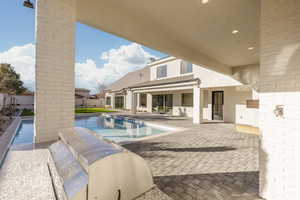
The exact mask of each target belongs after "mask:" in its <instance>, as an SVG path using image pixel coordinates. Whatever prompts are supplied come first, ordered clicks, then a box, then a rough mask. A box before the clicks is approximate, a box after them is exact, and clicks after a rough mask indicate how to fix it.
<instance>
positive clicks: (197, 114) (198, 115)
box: [193, 84, 203, 124]
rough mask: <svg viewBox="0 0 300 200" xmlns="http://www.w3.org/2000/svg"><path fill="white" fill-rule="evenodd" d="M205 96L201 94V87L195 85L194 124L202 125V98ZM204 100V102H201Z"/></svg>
mask: <svg viewBox="0 0 300 200" xmlns="http://www.w3.org/2000/svg"><path fill="white" fill-rule="evenodd" d="M202 96H203V94H201V88H200V85H199V84H197V85H194V89H193V104H194V105H193V123H194V124H200V123H201V122H202V108H201V105H202V102H203V98H202ZM201 100H202V102H201Z"/></svg>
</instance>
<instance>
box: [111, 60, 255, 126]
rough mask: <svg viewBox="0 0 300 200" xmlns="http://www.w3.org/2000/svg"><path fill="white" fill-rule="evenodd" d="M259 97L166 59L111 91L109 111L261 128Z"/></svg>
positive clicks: (198, 68)
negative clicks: (158, 114)
mask: <svg viewBox="0 0 300 200" xmlns="http://www.w3.org/2000/svg"><path fill="white" fill-rule="evenodd" d="M257 102H258V95H257V92H256V91H254V90H252V89H251V88H250V87H248V86H247V85H243V84H242V83H240V82H239V81H237V80H235V79H234V78H232V77H231V76H227V75H224V74H221V73H218V72H215V71H212V70H209V69H206V68H204V67H201V66H198V65H194V64H192V63H189V62H186V61H184V60H181V59H177V58H175V57H167V58H162V59H160V60H156V61H154V62H152V63H150V64H148V65H147V66H146V67H145V68H143V69H141V70H138V71H135V72H131V73H129V74H127V75H125V76H124V77H123V78H121V79H120V80H118V81H116V82H115V83H114V84H112V85H111V88H110V90H109V91H108V92H107V93H106V105H107V106H109V107H111V108H118V109H126V110H131V112H132V113H135V112H150V113H161V114H169V115H173V116H185V117H190V118H192V119H193V122H194V123H202V122H208V121H221V122H222V121H223V122H230V123H236V124H238V125H239V127H244V126H246V127H247V128H248V129H249V128H250V129H252V128H253V127H254V129H255V127H258V124H257V123H258V122H257V120H258V109H257Z"/></svg>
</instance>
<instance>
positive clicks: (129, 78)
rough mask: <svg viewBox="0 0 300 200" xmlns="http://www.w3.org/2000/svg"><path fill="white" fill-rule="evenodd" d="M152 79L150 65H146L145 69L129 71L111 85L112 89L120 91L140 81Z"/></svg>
mask: <svg viewBox="0 0 300 200" xmlns="http://www.w3.org/2000/svg"><path fill="white" fill-rule="evenodd" d="M149 80H150V67H149V66H146V67H144V68H143V69H140V70H136V71H133V72H129V73H128V74H126V75H125V76H123V77H122V78H120V79H119V80H118V81H116V82H114V83H113V84H111V85H110V87H109V88H110V89H111V90H112V91H120V90H122V89H124V88H128V87H130V86H133V85H135V84H138V83H142V82H145V81H149Z"/></svg>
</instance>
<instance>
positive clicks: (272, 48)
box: [259, 0, 300, 200]
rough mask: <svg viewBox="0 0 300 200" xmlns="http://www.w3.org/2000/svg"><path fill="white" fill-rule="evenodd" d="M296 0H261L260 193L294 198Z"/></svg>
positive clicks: (298, 62)
mask: <svg viewBox="0 0 300 200" xmlns="http://www.w3.org/2000/svg"><path fill="white" fill-rule="evenodd" d="M299 10H300V1H299V0H284V1H279V0H263V1H261V20H260V22H261V24H260V30H261V34H260V38H261V40H260V45H261V46H260V59H261V60H260V91H259V101H260V105H259V125H260V131H261V134H262V137H261V149H260V150H261V151H260V162H259V167H260V195H261V196H262V197H263V198H265V199H270V200H283V199H286V200H296V199H300V184H299V183H300V173H299V169H300V156H299V152H300V132H299V130H300V129H299V122H300V59H299V58H300V12H299Z"/></svg>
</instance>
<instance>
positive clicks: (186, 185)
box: [124, 117, 259, 200]
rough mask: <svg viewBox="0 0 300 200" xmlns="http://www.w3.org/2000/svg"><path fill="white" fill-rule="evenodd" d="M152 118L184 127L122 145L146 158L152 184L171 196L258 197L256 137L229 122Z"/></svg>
mask: <svg viewBox="0 0 300 200" xmlns="http://www.w3.org/2000/svg"><path fill="white" fill-rule="evenodd" d="M144 120H147V117H146V118H144ZM149 121H153V120H151V119H150V120H149ZM158 121H159V122H158ZM156 123H161V124H168V125H176V126H181V127H186V128H188V129H187V130H185V131H182V132H178V133H174V134H170V135H166V136H163V137H159V138H154V139H151V140H145V141H141V142H138V143H135V144H127V145H124V146H125V147H126V148H128V149H130V150H131V151H134V152H136V153H137V154H139V155H141V156H142V157H143V158H145V159H146V160H147V161H148V163H149V165H150V167H151V169H152V171H153V175H154V180H155V183H156V184H157V185H158V187H159V189H160V190H162V191H163V192H164V193H166V194H167V195H168V196H170V197H171V198H172V199H174V200H189V199H197V200H216V199H220V200H235V199H236V200H237V199H239V200H244V199H245V200H255V199H259V198H258V196H257V195H258V192H259V191H258V190H259V184H258V183H259V173H258V145H259V137H258V136H255V135H249V134H243V133H238V132H236V131H235V130H234V126H233V125H232V124H224V123H215V124H201V125H192V124H191V122H190V121H189V120H166V119H163V118H162V119H160V120H157V122H156Z"/></svg>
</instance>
